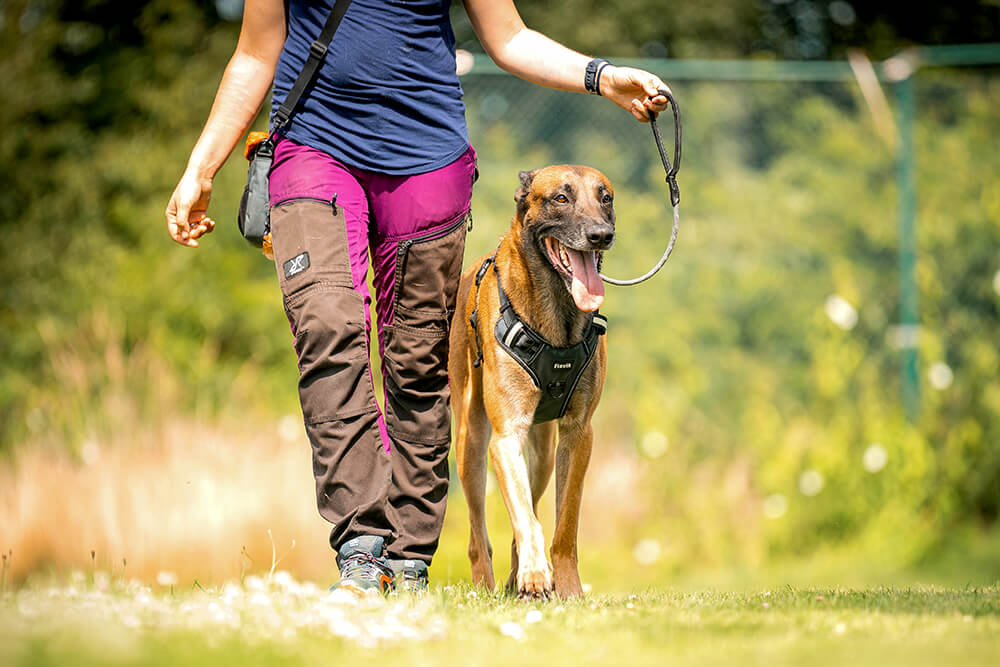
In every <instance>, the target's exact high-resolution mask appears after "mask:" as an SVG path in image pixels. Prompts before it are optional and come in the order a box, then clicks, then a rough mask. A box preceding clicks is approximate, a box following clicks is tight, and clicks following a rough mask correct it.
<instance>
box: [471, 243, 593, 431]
mask: <svg viewBox="0 0 1000 667" xmlns="http://www.w3.org/2000/svg"><path fill="white" fill-rule="evenodd" d="M490 264H492V265H493V273H494V274H495V275H496V279H497V291H498V292H499V294H500V318H499V319H498V320H497V324H496V327H495V328H494V334H495V335H496V338H497V342H498V343H499V344H500V347H502V348H503V349H504V351H506V352H507V354H509V355H510V356H511V357H513V358H514V361H516V362H517V363H518V364H520V366H521V368H523V369H524V370H525V371H527V372H528V375H529V376H531V381H532V382H534V383H535V386H536V387H538V388H539V389H541V390H542V397H541V398H540V399H539V401H538V407H536V408H535V417H534V423H536V424H541V423H542V422H547V421H550V420H552V419H558V418H559V417H562V416H563V415H565V414H566V410H567V409H568V408H569V399H570V398H572V396H573V391H574V390H575V389H576V385H577V383H579V382H580V378H581V377H582V376H583V371H584V370H585V369H586V368H587V365H588V364H590V360H591V359H592V358H593V356H594V352H596V351H597V341H598V338H599V337H600V336H603V335H604V334H605V332H606V331H607V329H608V320H607V318H606V317H604V316H603V315H601V314H600V313H596V312H595V313H593V314H591V316H590V322H588V323H587V328H586V330H585V331H584V333H583V340H582V341H580V342H579V343H577V344H576V345H571V346H569V347H556V346H555V345H553V344H552V343H550V342H549V341H547V340H545V338H544V337H543V336H542V335H541V334H540V333H538V332H537V331H535V330H534V329H532V328H531V327H529V326H528V325H527V324H525V322H524V320H522V319H521V318H520V317H518V316H517V313H516V312H514V306H513V305H512V304H511V302H510V299H508V298H507V294H506V292H504V291H503V287H502V286H501V285H500V272H499V271H497V265H496V254H495V253H494V254H493V255H491V256H490V257H487V258H486V260H484V261H483V265H482V266H481V267H479V272H478V273H476V292H477V300H478V291H479V285H480V283H482V281H483V276H485V275H486V271H487V269H489V266H490ZM478 311H479V306H478V304H477V305H476V308H475V310H473V311H472V315H471V316H470V317H469V323H470V324H472V329H473V331H474V332H475V334H476V349H477V351H478V353H479V356H478V357H477V359H476V361H475V362H473V366H475V367H477V368H478V367H479V366H480V364H481V363H482V361H483V348H482V345H481V344H480V342H479V326H478V324H479V323H478V317H477V314H478Z"/></svg>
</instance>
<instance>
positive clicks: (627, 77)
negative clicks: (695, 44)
mask: <svg viewBox="0 0 1000 667" xmlns="http://www.w3.org/2000/svg"><path fill="white" fill-rule="evenodd" d="M465 10H466V12H467V13H468V15H469V20H470V21H471V22H472V27H473V29H475V31H476V35H477V36H478V37H479V41H480V43H482V45H483V48H484V49H485V50H486V53H487V54H488V55H489V56H490V58H492V59H493V62H495V63H496V64H497V65H498V66H499V67H500V68H501V69H504V70H506V71H508V72H510V73H511V74H514V75H515V76H519V77H521V78H522V79H525V80H527V81H531V82H532V83H537V84H539V85H542V86H547V87H549V88H558V89H560V90H570V91H575V92H585V88H584V83H583V79H584V75H585V73H586V70H587V63H589V62H590V60H591V58H590V57H589V56H585V55H583V54H581V53H577V52H576V51H573V50H572V49H568V48H566V47H565V46H563V45H562V44H560V43H559V42H556V41H554V40H552V39H549V38H548V37H546V36H545V35H543V34H541V33H540V32H537V31H535V30H531V29H530V28H528V27H527V26H525V25H524V21H522V20H521V15H520V14H519V13H518V11H517V8H516V7H515V6H514V3H513V0H465ZM600 86H601V94H603V95H604V96H605V97H607V98H608V99H610V100H611V101H612V102H614V103H615V104H617V105H618V106H620V107H621V108H622V109H625V110H626V111H629V112H631V113H632V115H633V116H635V117H636V119H638V120H640V121H643V122H645V121H647V120H648V115H647V111H648V110H652V111H662V110H664V109H666V106H667V98H666V97H664V96H663V95H659V94H658V93H657V91H658V90H659V89H661V88H666V87H667V86H666V84H664V83H663V81H662V80H660V78H659V77H658V76H656V75H655V74H651V73H649V72H646V71H643V70H640V69H635V68H632V67H614V66H609V67H607V68H605V69H604V72H603V74H602V76H601V80H600Z"/></svg>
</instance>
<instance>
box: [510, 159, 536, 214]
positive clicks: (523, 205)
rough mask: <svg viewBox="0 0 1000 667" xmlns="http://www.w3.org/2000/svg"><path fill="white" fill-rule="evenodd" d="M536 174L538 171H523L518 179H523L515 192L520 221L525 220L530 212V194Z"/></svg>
mask: <svg viewBox="0 0 1000 667" xmlns="http://www.w3.org/2000/svg"><path fill="white" fill-rule="evenodd" d="M536 173H538V170H537V169H532V170H531V171H522V172H520V173H519V174H518V177H520V179H521V185H519V186H518V188H517V190H516V191H515V192H514V201H515V202H516V203H517V217H518V218H519V219H523V218H524V214H525V213H526V212H527V210H528V193H529V192H531V181H533V180H534V179H535V174H536Z"/></svg>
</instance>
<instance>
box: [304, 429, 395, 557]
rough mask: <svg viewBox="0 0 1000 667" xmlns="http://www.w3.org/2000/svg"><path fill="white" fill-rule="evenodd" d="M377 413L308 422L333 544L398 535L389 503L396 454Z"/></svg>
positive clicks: (319, 498)
mask: <svg viewBox="0 0 1000 667" xmlns="http://www.w3.org/2000/svg"><path fill="white" fill-rule="evenodd" d="M376 419H377V415H376V414H375V413H367V414H362V415H358V416H356V417H350V418H347V419H338V420H330V421H325V422H320V423H317V424H307V425H306V433H308V435H309V441H310V442H311V443H312V448H313V475H314V477H315V478H316V499H317V505H318V507H319V513H320V516H322V517H323V518H324V519H326V520H327V521H329V522H330V523H332V524H333V529H332V530H331V531H330V546H331V547H333V549H334V550H335V551H336V550H337V549H338V548H339V547H340V545H341V544H343V543H344V542H346V541H347V540H349V539H351V538H352V537H356V536H358V535H379V536H381V537H383V538H384V539H385V541H386V542H387V543H391V542H392V541H393V539H394V537H395V531H394V529H393V525H395V523H396V521H395V520H394V517H393V516H391V515H392V508H391V506H389V505H388V503H387V498H388V497H389V490H390V487H391V486H392V464H391V460H392V459H393V455H391V454H389V453H388V452H386V451H385V448H384V447H382V443H381V440H380V438H379V434H378V424H377V423H376Z"/></svg>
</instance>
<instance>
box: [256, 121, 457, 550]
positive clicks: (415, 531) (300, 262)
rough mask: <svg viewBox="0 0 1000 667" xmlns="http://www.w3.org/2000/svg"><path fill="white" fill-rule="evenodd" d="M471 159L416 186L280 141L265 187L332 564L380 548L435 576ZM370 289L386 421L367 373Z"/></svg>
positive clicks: (418, 179) (416, 178)
mask: <svg viewBox="0 0 1000 667" xmlns="http://www.w3.org/2000/svg"><path fill="white" fill-rule="evenodd" d="M475 171H476V157H475V151H473V150H472V147H471V146H470V147H469V150H468V151H466V153H465V154H463V155H462V156H461V157H460V158H458V159H457V160H455V161H454V162H453V163H451V164H449V165H447V166H445V167H442V168H440V169H437V170H435V171H432V172H429V173H426V174H418V175H413V176H390V175H386V174H379V173H374V172H370V171H365V170H362V169H357V168H354V167H349V166H346V165H344V164H342V163H341V162H338V161H337V160H336V159H334V158H333V157H331V156H330V155H328V154H326V153H324V152H322V151H319V150H316V149H313V148H308V147H306V146H302V145H299V144H297V143H295V142H293V141H291V140H289V139H281V140H280V141H279V142H278V144H277V146H276V147H275V157H274V166H273V168H272V170H271V175H270V195H271V236H272V240H273V244H274V261H275V267H276V268H277V272H278V281H279V284H280V286H281V293H282V296H283V299H284V306H285V312H286V314H287V316H288V321H289V323H290V324H291V327H292V334H293V337H294V344H295V351H296V353H297V354H298V364H299V399H300V401H301V403H302V414H303V417H304V420H305V426H306V433H307V434H308V436H309V441H310V443H311V445H312V459H313V474H314V476H315V478H316V497H317V504H318V506H319V513H320V515H322V516H323V518H325V519H326V520H327V521H329V522H330V523H332V524H333V530H332V531H331V533H330V544H331V546H332V547H333V548H334V549H335V550H336V549H338V548H339V547H340V545H341V544H343V543H344V542H346V541H347V540H349V539H351V538H352V537H356V536H358V535H379V536H381V537H383V538H384V539H385V543H386V545H387V547H386V552H387V554H388V557H389V558H392V559H418V560H422V561H424V562H426V563H428V564H429V563H430V561H431V557H432V556H433V554H434V551H435V549H436V548H437V541H438V536H439V534H440V532H441V524H442V521H443V520H444V511H445V503H446V500H447V495H448V449H449V446H450V442H451V411H450V408H449V405H448V401H449V391H448V368H447V364H448V327H449V323H450V321H451V316H452V314H453V313H454V310H455V297H456V292H457V290H458V283H459V279H460V277H461V270H462V253H463V251H464V249H465V233H466V226H467V223H468V220H469V203H470V199H471V195H472V183H473V181H474V179H475ZM369 258H370V263H371V268H372V273H373V276H372V284H373V285H374V287H375V310H376V314H377V320H376V321H377V324H378V350H379V356H380V358H381V360H382V381H383V388H384V406H385V408H384V412H383V411H382V410H380V409H379V407H378V404H377V403H376V401H375V391H374V385H373V382H372V374H371V369H370V367H369V363H368V359H369V334H370V330H371V318H370V312H369V305H370V303H371V300H372V297H371V294H370V291H369V289H368V284H367V276H368V268H369Z"/></svg>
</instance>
